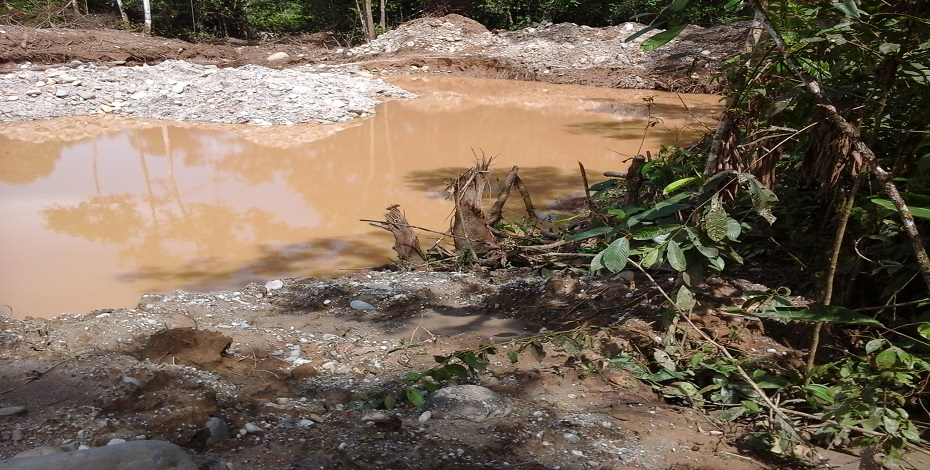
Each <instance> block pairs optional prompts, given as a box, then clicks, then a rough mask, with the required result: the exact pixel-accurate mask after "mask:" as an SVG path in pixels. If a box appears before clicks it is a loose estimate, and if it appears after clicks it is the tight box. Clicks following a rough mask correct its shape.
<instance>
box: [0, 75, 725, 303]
mask: <svg viewBox="0 0 930 470" xmlns="http://www.w3.org/2000/svg"><path fill="white" fill-rule="evenodd" d="M392 81H394V82H395V83H397V84H398V85H400V86H403V87H405V88H408V89H410V90H411V91H414V92H416V93H419V94H421V95H422V98H420V99H417V100H410V101H391V102H387V103H384V104H382V105H381V106H380V108H379V110H378V114H377V115H376V116H374V117H372V118H369V119H365V120H361V121H356V122H353V123H349V124H346V125H341V126H339V127H327V126H317V125H306V126H303V125H302V126H292V127H273V128H259V127H244V126H219V125H206V126H203V125H193V124H190V123H183V124H181V123H168V122H155V121H136V120H120V119H99V118H95V119H92V120H91V119H80V118H73V119H62V120H53V121H44V122H38V123H16V124H3V125H0V214H3V218H4V220H7V221H11V222H9V223H4V224H3V226H2V227H0V246H2V250H3V254H2V257H0V303H2V304H7V305H10V306H11V307H12V308H13V312H14V314H15V315H16V316H25V315H31V316H51V315H56V314H58V313H62V312H65V311H87V310H91V309H97V308H111V307H123V306H131V305H134V304H135V303H136V302H137V300H138V297H139V294H140V293H143V292H150V291H155V292H164V291H171V290H174V289H185V290H193V291H201V290H215V289H228V288H236V287H238V286H241V285H244V284H246V283H248V282H252V281H262V282H263V281H265V280H268V279H272V278H276V277H292V276H311V275H321V274H330V273H336V272H341V271H344V270H351V269H358V268H364V267H369V266H374V265H378V264H382V263H384V262H386V261H388V260H389V259H390V258H391V256H392V252H391V245H392V241H391V240H390V236H389V235H388V234H387V233H386V232H383V231H379V230H377V229H375V228H373V227H370V226H369V225H367V224H365V223H363V222H360V221H359V219H377V218H380V216H381V214H382V213H383V211H384V208H385V207H387V206H388V205H390V204H400V205H401V207H402V209H403V210H404V211H405V213H406V215H407V218H408V219H409V220H410V221H411V223H413V224H415V225H419V226H423V227H428V228H431V229H435V230H440V231H441V230H445V229H446V228H448V225H449V221H448V216H449V214H450V211H451V204H450V202H449V201H447V200H445V193H444V190H445V187H446V184H445V181H444V180H445V179H448V178H452V177H454V176H455V175H456V174H458V173H459V172H461V171H463V170H464V169H465V168H467V167H469V166H471V164H472V162H473V160H474V159H475V156H476V155H480V154H482V153H483V154H485V155H488V156H494V157H495V167H496V168H498V169H499V170H501V175H500V176H501V177H502V176H503V173H505V172H506V170H507V169H509V168H510V167H511V166H512V165H518V166H520V168H521V170H520V175H521V178H522V179H523V181H524V182H525V183H526V185H527V187H528V188H529V190H530V192H531V193H532V194H533V196H534V198H535V199H536V200H537V201H538V203H537V204H538V205H539V206H541V207H543V208H544V207H545V205H546V202H547V201H550V202H551V201H557V200H560V199H564V198H568V197H572V196H574V195H577V194H579V193H580V192H581V190H582V187H581V182H580V178H579V176H578V170H577V162H578V161H581V162H582V163H584V165H585V167H586V168H587V169H588V173H589V176H591V175H594V178H595V179H596V175H598V174H599V173H600V172H603V171H608V170H612V171H622V170H623V168H624V167H625V165H626V163H625V161H626V159H627V158H629V156H632V155H635V154H637V153H643V152H645V151H646V150H650V151H653V152H655V151H657V150H658V148H659V147H660V146H661V145H663V144H670V143H685V142H688V141H689V140H691V139H693V138H694V136H695V135H697V133H698V132H699V131H700V130H702V126H701V124H700V123H699V122H698V121H697V120H696V119H695V118H699V119H701V120H703V121H705V123H706V122H711V121H712V120H713V115H714V112H716V110H717V109H718V106H717V100H716V97H713V96H706V95H703V96H686V97H683V98H684V99H685V100H687V101H689V106H690V111H687V110H686V109H685V108H684V107H683V106H682V105H681V102H680V98H679V97H678V96H676V95H664V94H660V93H657V92H650V91H624V90H607V89H598V88H589V87H580V86H559V85H547V84H539V83H525V82H504V81H493V80H476V79H462V78H450V79H434V78H430V79H422V78H419V79H418V78H409V77H407V78H404V77H397V78H394V79H392ZM647 97H654V103H653V104H652V105H651V106H650V107H649V108H647V106H646V104H645V102H644V98H647ZM647 109H648V111H647ZM647 112H649V113H651V114H652V115H653V116H654V117H656V118H659V119H661V124H660V125H657V126H654V127H650V128H648V130H647V125H646V124H647V119H648V117H647V115H646V114H647ZM421 238H423V239H424V242H425V243H426V244H428V243H429V240H432V239H434V238H435V237H434V236H429V235H425V236H423V237H421ZM40 292H42V293H40Z"/></svg>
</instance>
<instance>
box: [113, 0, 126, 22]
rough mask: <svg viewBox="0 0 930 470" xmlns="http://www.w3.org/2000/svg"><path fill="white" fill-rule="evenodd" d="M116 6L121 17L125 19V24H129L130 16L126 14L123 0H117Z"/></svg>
mask: <svg viewBox="0 0 930 470" xmlns="http://www.w3.org/2000/svg"><path fill="white" fill-rule="evenodd" d="M116 8H117V9H119V17H120V19H121V20H122V21H123V24H127V25H128V24H129V16H127V15H126V10H125V9H124V8H123V0H116Z"/></svg>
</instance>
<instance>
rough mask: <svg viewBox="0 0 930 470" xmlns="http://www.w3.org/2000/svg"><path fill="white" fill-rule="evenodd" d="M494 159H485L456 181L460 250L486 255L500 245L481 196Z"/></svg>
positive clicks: (455, 230)
mask: <svg viewBox="0 0 930 470" xmlns="http://www.w3.org/2000/svg"><path fill="white" fill-rule="evenodd" d="M490 166H491V162H490V161H489V160H487V159H482V160H481V161H480V162H476V163H475V166H474V167H473V168H471V169H469V170H468V171H466V172H465V173H462V174H461V175H459V177H458V178H456V180H455V182H454V183H452V198H453V200H454V202H455V214H454V216H453V221H452V236H453V237H454V242H455V249H456V250H457V251H458V252H459V253H469V252H470V253H471V254H472V255H475V259H477V258H478V256H477V255H482V254H485V253H487V252H488V251H490V250H492V249H495V248H497V247H498V244H497V239H496V238H495V237H494V234H493V233H491V227H489V226H488V222H487V221H488V219H489V218H488V216H487V214H486V213H485V212H484V209H483V208H482V207H481V195H482V193H483V192H484V189H485V188H486V187H487V185H488V172H489V171H490Z"/></svg>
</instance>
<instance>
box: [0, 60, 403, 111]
mask: <svg viewBox="0 0 930 470" xmlns="http://www.w3.org/2000/svg"><path fill="white" fill-rule="evenodd" d="M21 68H22V70H21V71H19V72H17V73H11V74H7V75H0V90H3V92H2V95H3V96H0V121H3V120H7V121H14V120H36V119H48V118H55V117H64V116H94V115H104V114H113V115H117V116H127V117H135V118H149V119H160V120H167V121H203V122H209V123H224V124H250V125H266V126H267V125H272V124H284V125H292V124H298V123H307V122H317V123H321V124H329V123H337V122H346V121H350V120H352V119H356V118H359V117H364V116H368V115H370V114H372V113H373V112H374V108H375V105H377V103H378V102H379V101H383V100H386V99H391V98H413V97H415V96H416V95H414V94H412V93H408V92H406V91H404V90H402V89H400V88H398V87H395V86H392V85H389V84H387V83H385V82H384V81H382V80H380V79H374V78H372V75H371V74H368V73H367V72H357V73H347V72H345V71H341V72H340V73H332V72H328V70H329V68H330V67H329V66H327V65H317V66H311V65H305V66H299V67H294V68H288V69H280V70H278V69H271V68H267V67H263V66H260V65H247V66H243V67H234V68H219V67H217V66H215V65H198V64H193V63H189V62H183V61H177V60H169V61H165V62H162V63H160V64H158V65H154V66H148V65H141V66H136V67H123V66H108V65H98V64H85V63H82V62H80V61H73V62H71V64H70V65H69V66H66V67H52V68H45V67H35V66H33V65H31V64H26V65H23V66H21Z"/></svg>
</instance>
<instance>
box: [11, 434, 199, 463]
mask: <svg viewBox="0 0 930 470" xmlns="http://www.w3.org/2000/svg"><path fill="white" fill-rule="evenodd" d="M103 469H106V470H197V465H195V464H194V461H193V460H191V458H190V456H189V455H187V452H185V451H184V449H182V448H181V447H179V446H177V445H175V444H172V443H170V442H165V441H132V442H125V443H122V444H116V445H110V446H105V447H95V448H93V449H85V450H75V451H72V452H62V453H58V454H52V455H43V456H40V457H18V458H12V459H7V460H0V470H103Z"/></svg>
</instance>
